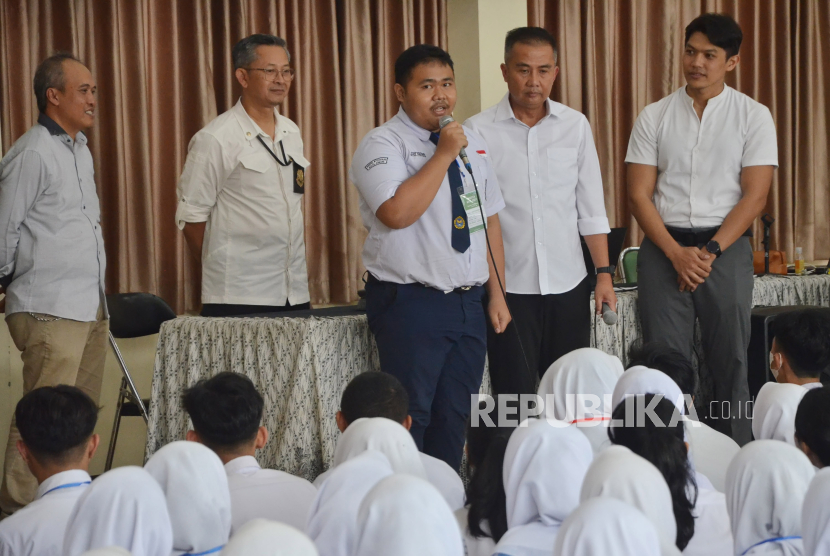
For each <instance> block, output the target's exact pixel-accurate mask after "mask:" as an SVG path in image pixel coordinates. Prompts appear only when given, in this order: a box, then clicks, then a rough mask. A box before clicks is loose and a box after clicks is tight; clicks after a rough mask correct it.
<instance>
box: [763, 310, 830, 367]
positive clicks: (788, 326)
mask: <svg viewBox="0 0 830 556" xmlns="http://www.w3.org/2000/svg"><path fill="white" fill-rule="evenodd" d="M771 329H772V330H771V332H772V336H773V337H774V338H775V341H776V343H777V344H778V347H780V348H781V351H782V352H783V353H784V355H785V356H786V357H787V363H789V365H790V368H791V369H792V370H793V372H794V373H795V375H796V376H797V377H799V378H819V377H821V373H830V309H827V308H824V307H811V308H808V309H796V310H794V311H790V312H787V313H784V314H782V315H779V316H777V317H775V320H773V321H772V326H771Z"/></svg>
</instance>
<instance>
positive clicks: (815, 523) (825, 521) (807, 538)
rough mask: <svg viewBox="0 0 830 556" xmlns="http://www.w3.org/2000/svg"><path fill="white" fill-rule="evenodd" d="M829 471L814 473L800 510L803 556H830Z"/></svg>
mask: <svg viewBox="0 0 830 556" xmlns="http://www.w3.org/2000/svg"><path fill="white" fill-rule="evenodd" d="M828 500H830V469H823V470H821V471H819V472H818V473H816V476H815V477H813V480H812V481H810V486H809V487H808V489H807V495H806V496H805V497H804V505H803V507H802V509H801V531H802V537H803V543H804V556H825V555H826V554H830V504H828V503H827V502H828Z"/></svg>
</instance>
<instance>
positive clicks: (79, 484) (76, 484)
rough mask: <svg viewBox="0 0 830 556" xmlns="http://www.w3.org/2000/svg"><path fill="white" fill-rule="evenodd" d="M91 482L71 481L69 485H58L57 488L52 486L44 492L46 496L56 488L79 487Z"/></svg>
mask: <svg viewBox="0 0 830 556" xmlns="http://www.w3.org/2000/svg"><path fill="white" fill-rule="evenodd" d="M90 483H91V481H84V482H82V483H70V484H68V485H61V486H56V487H55V488H50V489H49V490H47V491H46V492H44V493H43V496H46V495H47V494H49V493H50V492H55V491H56V490H61V489H62V488H75V487H79V486H83V485H88V484H90Z"/></svg>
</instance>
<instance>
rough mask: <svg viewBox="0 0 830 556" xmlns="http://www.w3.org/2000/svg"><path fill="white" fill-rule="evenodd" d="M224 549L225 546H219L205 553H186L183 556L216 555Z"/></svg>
mask: <svg viewBox="0 0 830 556" xmlns="http://www.w3.org/2000/svg"><path fill="white" fill-rule="evenodd" d="M223 548H225V545H224V544H223V545H220V546H217V547H216V548H211V549H210V550H205V551H204V552H185V553H184V554H182V556H205V555H206V554H214V553H216V552H219V551H220V550H222V549H223Z"/></svg>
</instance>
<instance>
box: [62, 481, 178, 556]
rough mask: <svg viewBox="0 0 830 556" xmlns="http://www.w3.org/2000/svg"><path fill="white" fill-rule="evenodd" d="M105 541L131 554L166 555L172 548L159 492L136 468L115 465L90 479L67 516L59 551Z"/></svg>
mask: <svg viewBox="0 0 830 556" xmlns="http://www.w3.org/2000/svg"><path fill="white" fill-rule="evenodd" d="M107 546H118V547H121V548H125V549H127V550H129V551H130V552H131V553H132V555H133V556H168V555H169V554H170V551H171V550H172V549H173V530H172V528H171V526H170V515H169V514H168V513H167V504H166V503H165V500H164V492H162V490H161V487H159V485H158V483H157V482H156V481H155V480H154V479H153V477H151V476H150V474H149V473H147V472H146V471H144V470H143V469H142V468H140V467H132V466H130V467H119V468H118V469H113V470H112V471H107V472H106V473H104V474H103V475H101V476H100V477H98V478H97V479H95V480H94V481H92V484H91V485H89V486H88V487H87V489H86V491H85V492H84V493H83V494H82V495H81V497H80V498H79V499H78V502H77V504H76V505H75V508H74V509H73V510H72V514H71V515H70V516H69V523H68V525H67V527H66V538H65V540H64V544H63V554H64V556H78V555H79V554H83V553H84V552H85V551H87V550H90V549H94V548H102V547H107Z"/></svg>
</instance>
